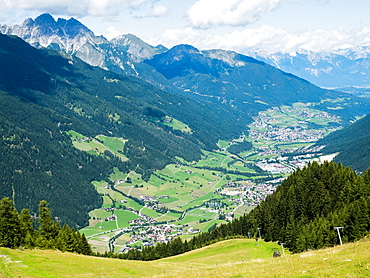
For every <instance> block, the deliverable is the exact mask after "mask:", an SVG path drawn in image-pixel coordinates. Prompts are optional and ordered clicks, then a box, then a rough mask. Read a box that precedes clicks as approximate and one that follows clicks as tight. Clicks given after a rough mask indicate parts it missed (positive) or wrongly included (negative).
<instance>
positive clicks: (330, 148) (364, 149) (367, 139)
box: [316, 115, 370, 172]
mask: <svg viewBox="0 0 370 278" xmlns="http://www.w3.org/2000/svg"><path fill="white" fill-rule="evenodd" d="M316 145H324V146H325V148H324V149H323V150H322V152H323V153H324V154H333V153H338V155H337V156H336V157H335V158H334V160H335V161H337V162H341V163H343V164H344V165H346V166H350V167H351V168H352V169H355V170H357V171H360V172H363V171H365V170H366V169H367V167H368V165H370V116H369V115H368V116H366V117H364V118H362V119H360V120H358V121H356V122H355V123H353V124H351V125H349V126H347V127H345V128H343V129H341V130H338V131H336V132H333V133H331V134H329V135H328V136H326V137H325V138H323V139H321V140H319V141H318V142H317V143H316Z"/></svg>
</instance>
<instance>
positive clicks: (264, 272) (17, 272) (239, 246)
mask: <svg viewBox="0 0 370 278" xmlns="http://www.w3.org/2000/svg"><path fill="white" fill-rule="evenodd" d="M369 248H370V242H357V243H351V244H345V245H343V246H336V247H332V248H327V249H322V250H317V251H308V252H304V253H299V254H293V255H292V254H289V252H288V251H287V250H285V255H284V256H281V257H279V258H272V254H273V252H274V251H275V250H278V251H280V252H281V253H282V249H281V246H280V245H278V244H277V243H272V242H263V241H261V242H259V244H258V245H257V242H256V241H255V240H248V239H235V240H227V241H223V242H219V243H216V244H213V245H210V246H207V247H204V248H201V249H198V250H194V251H191V252H188V253H185V254H182V255H178V256H174V257H170V258H166V259H161V260H158V261H149V262H142V261H126V260H118V259H107V258H97V257H89V256H83V255H77V254H72V253H62V252H59V251H50V250H37V249H34V250H24V251H20V250H12V249H6V248H0V275H1V274H2V276H0V277H8V278H16V277H28V278H33V277H35V278H36V277H38V278H39V277H48V278H62V277H153V278H154V277H163V278H166V277H168V278H169V277H179V278H182V277H187V278H188V277H189V278H192V277H194V278H195V277H230V278H231V277H259V278H260V277H369V276H370V274H369V273H370V252H368V250H369Z"/></svg>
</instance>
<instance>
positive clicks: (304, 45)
mask: <svg viewBox="0 0 370 278" xmlns="http://www.w3.org/2000/svg"><path fill="white" fill-rule="evenodd" d="M150 43H151V44H152V45H156V44H159V43H162V44H164V45H166V46H167V47H172V46H173V45H176V44H181V43H184V44H191V45H194V46H195V47H197V48H199V49H216V48H220V49H227V50H234V51H237V52H240V53H244V54H249V55H251V54H254V53H259V54H261V55H263V54H271V53H277V52H283V53H295V52H301V51H304V50H307V51H326V52H338V51H341V49H347V48H354V47H356V46H358V45H361V46H369V47H370V28H361V29H357V30H337V31H325V30H309V31H302V32H297V33H290V32H288V31H286V30H283V29H281V28H276V27H272V26H268V25H264V26H262V27H260V28H256V29H244V30H241V31H233V32H231V33H227V34H223V35H209V34H208V35H206V34H205V31H203V30H199V29H193V28H187V29H183V30H180V29H169V30H167V31H166V32H165V33H163V34H162V36H161V38H160V39H157V40H154V39H153V40H151V41H150Z"/></svg>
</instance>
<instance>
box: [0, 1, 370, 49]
mask: <svg viewBox="0 0 370 278" xmlns="http://www.w3.org/2000/svg"><path fill="white" fill-rule="evenodd" d="M0 7H1V8H0V24H8V25H14V24H20V23H22V22H23V20H24V19H25V18H28V17H31V18H35V17H36V16H38V15H39V14H41V13H44V12H49V13H51V14H52V15H53V16H54V17H55V18H58V17H63V18H67V19H68V18H70V17H72V16H73V17H75V18H76V19H78V20H80V21H81V22H82V23H83V24H85V25H86V26H87V27H89V28H90V29H91V30H92V31H94V32H95V34H96V35H103V36H105V37H107V38H109V39H110V38H113V37H114V36H118V35H119V34H127V33H132V34H134V35H136V36H138V37H140V38H141V39H143V40H144V41H146V42H148V43H150V44H153V45H156V44H160V43H162V44H164V45H165V46H167V47H172V46H173V45H176V44H180V43H187V44H192V45H194V46H195V47H198V48H200V49H211V48H223V49H229V50H235V51H238V52H241V53H245V54H248V52H249V53H250V52H258V51H260V52H261V51H262V52H263V51H264V52H269V53H271V52H278V51H283V52H295V51H297V50H300V49H306V50H314V51H321V50H324V51H333V50H338V49H342V48H347V47H354V46H356V45H365V46H370V16H369V12H370V1H369V0H190V1H185V0H63V1H60V0H48V1H45V0H0Z"/></svg>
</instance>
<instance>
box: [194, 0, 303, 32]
mask: <svg viewBox="0 0 370 278" xmlns="http://www.w3.org/2000/svg"><path fill="white" fill-rule="evenodd" d="M299 1H301V0H227V1H225V0H199V1H197V2H196V3H195V4H194V5H193V6H191V7H190V8H189V9H188V11H187V16H188V20H189V22H190V24H191V25H192V26H193V27H196V28H203V29H207V28H212V27H216V26H224V25H228V26H245V25H248V24H251V23H254V22H256V21H257V20H258V19H259V18H260V16H261V14H263V13H267V12H270V11H271V10H273V9H275V8H276V7H278V6H279V5H281V4H284V3H288V2H299Z"/></svg>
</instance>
